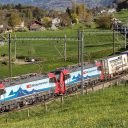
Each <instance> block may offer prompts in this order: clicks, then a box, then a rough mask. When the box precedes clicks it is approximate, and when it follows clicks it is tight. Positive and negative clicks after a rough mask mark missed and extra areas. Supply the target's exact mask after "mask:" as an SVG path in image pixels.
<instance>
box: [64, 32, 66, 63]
mask: <svg viewBox="0 0 128 128" xmlns="http://www.w3.org/2000/svg"><path fill="white" fill-rule="evenodd" d="M66 38H67V36H66V34H65V35H64V61H65V62H66V60H67V54H66V51H67V49H66Z"/></svg>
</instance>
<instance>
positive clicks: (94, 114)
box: [0, 86, 128, 128]
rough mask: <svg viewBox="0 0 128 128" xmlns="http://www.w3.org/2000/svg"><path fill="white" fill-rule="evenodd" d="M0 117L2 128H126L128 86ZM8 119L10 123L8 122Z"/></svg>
mask: <svg viewBox="0 0 128 128" xmlns="http://www.w3.org/2000/svg"><path fill="white" fill-rule="evenodd" d="M60 105H61V104H60V101H56V102H53V103H52V104H49V105H48V111H47V112H45V110H44V106H43V105H42V106H38V107H33V108H31V109H30V117H27V110H23V111H21V112H14V113H9V114H6V115H3V116H0V128H127V127H128V118H127V117H128V86H118V87H116V86H115V87H110V88H107V89H105V90H100V91H97V92H95V93H90V94H88V95H85V96H81V95H78V96H73V97H68V98H64V105H63V107H60ZM6 119H7V122H6Z"/></svg>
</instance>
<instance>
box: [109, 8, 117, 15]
mask: <svg viewBox="0 0 128 128" xmlns="http://www.w3.org/2000/svg"><path fill="white" fill-rule="evenodd" d="M115 12H116V9H115V8H112V9H109V10H108V14H112V13H115Z"/></svg>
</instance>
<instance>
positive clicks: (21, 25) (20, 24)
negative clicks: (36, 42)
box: [14, 21, 24, 30]
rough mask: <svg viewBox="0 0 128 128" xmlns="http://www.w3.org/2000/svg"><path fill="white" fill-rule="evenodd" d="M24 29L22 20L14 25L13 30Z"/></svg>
mask: <svg viewBox="0 0 128 128" xmlns="http://www.w3.org/2000/svg"><path fill="white" fill-rule="evenodd" d="M23 29H24V21H22V22H21V23H19V24H18V25H15V27H14V30H23Z"/></svg>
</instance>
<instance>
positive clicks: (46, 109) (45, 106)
mask: <svg viewBox="0 0 128 128" xmlns="http://www.w3.org/2000/svg"><path fill="white" fill-rule="evenodd" d="M44 108H45V112H47V111H48V107H47V104H46V102H44Z"/></svg>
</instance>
